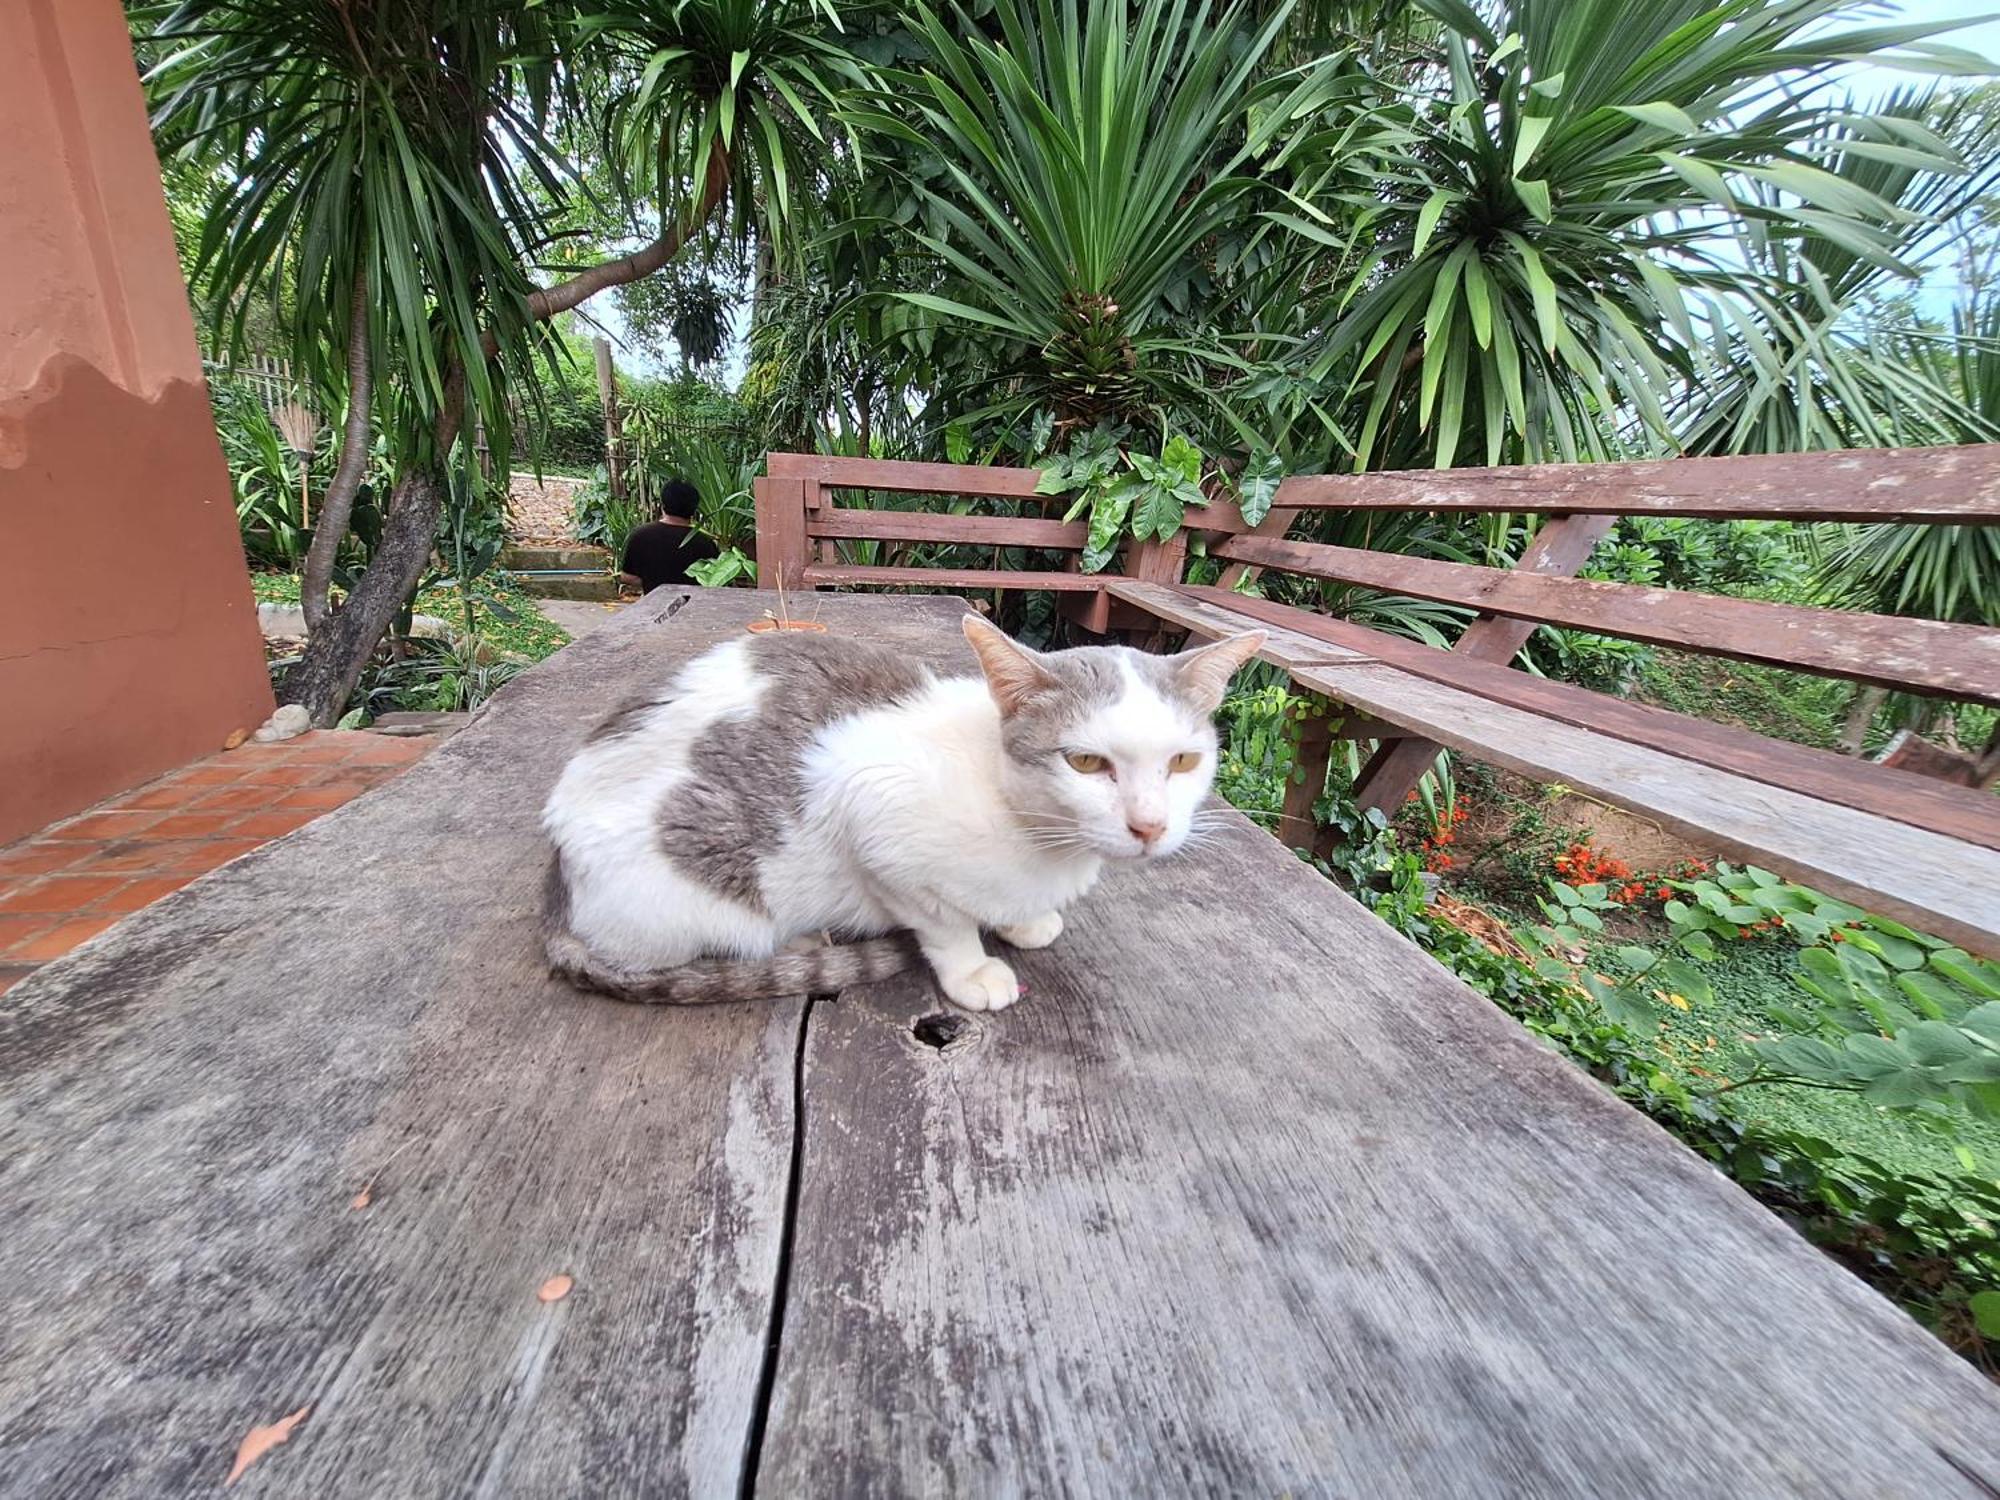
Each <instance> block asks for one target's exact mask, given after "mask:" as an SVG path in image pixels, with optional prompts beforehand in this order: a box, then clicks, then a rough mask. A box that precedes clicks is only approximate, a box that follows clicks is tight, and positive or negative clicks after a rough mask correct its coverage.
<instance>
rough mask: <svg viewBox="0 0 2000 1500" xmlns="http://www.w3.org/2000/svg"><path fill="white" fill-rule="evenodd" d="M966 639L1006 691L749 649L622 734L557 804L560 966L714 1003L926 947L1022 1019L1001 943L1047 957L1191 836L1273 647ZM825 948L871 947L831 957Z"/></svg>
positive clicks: (851, 971)
mask: <svg viewBox="0 0 2000 1500" xmlns="http://www.w3.org/2000/svg"><path fill="white" fill-rule="evenodd" d="M964 629H965V634H966V637H967V639H968V640H970V641H971V643H972V647H973V650H974V651H975V652H976V653H977V655H978V660H979V666H980V669H981V671H982V673H983V674H984V676H983V679H982V678H981V677H975V676H965V677H937V676H934V675H933V674H932V673H931V672H929V671H928V670H926V669H925V668H924V667H923V666H922V665H920V664H918V663H916V662H913V661H911V660H910V659H909V658H908V657H906V656H904V655H901V654H898V653H897V652H894V651H891V650H888V649H885V648H883V647H880V646H874V645H869V644H865V643H863V642H859V641H852V640H846V639H843V638H841V637H839V636H837V635H812V634H800V633H786V634H769V635H761V636H751V637H746V638H745V639H743V640H739V641H731V642H729V643H728V644H726V645H722V646H718V647H716V648H715V649H714V650H712V651H710V652H708V653H707V654H705V655H703V656H701V657H699V658H698V659H696V660H695V661H693V662H691V663H689V664H688V665H687V666H686V667H684V668H682V669H681V671H680V672H679V673H677V674H676V675H675V677H674V678H673V679H672V680H671V681H670V682H669V683H667V684H666V686H665V687H664V689H663V690H662V691H661V692H659V693H658V694H656V695H655V696H653V697H650V698H648V699H647V700H645V701H643V702H639V703H635V704H632V705H630V706H628V707H626V708H623V709H621V710H619V711H618V712H617V713H616V714H614V715H612V716H611V717H610V718H609V719H607V720H606V721H605V722H604V723H603V724H601V725H599V726H598V727H597V729H596V730H595V731H593V732H592V734H591V736H590V739H589V741H588V743H586V744H585V745H584V747H583V748H582V749H581V750H579V751H578V752H577V753H576V755H575V757H574V758H573V759H572V760H571V761H570V763H569V765H568V766H567V767H566V768H565V769H564V771H563V774H562V777H561V779H560V780H559V781H558V782H557V783H556V788H555V791H554V792H553V793H552V794H551V795H550V797H549V801H548V806H547V807H546V809H544V811H543V814H542V822H543V825H544V827H546V829H547V830H548V834H549V837H550V839H551V840H552V841H553V842H554V844H555V850H556V854H555V859H554V860H553V862H552V864H551V867H550V871H549V881H548V891H547V902H546V910H545V913H544V919H545V923H546V942H547V948H548V956H549V962H550V965H551V966H552V967H553V968H554V970H555V971H556V972H557V973H559V974H561V975H563V976H565V977H566V978H568V979H570V980H571V981H572V982H574V983H576V984H578V985H581V986H584V987H586V988H589V989H594V990H600V991H603V992H605V993H607V994H611V995H615V996H618V997H620V998H622V999H627V1000H640V1001H655V1002H663V1003H668V1004H702V1003H707V1002H712V1001H722V1000H745V999H756V998H762V997H767V996H774V995H782V994H798V993H808V994H811V993H825V992H828V991H831V990H835V989H838V988H840V987H842V986H843V985H848V984H855V983H860V982H864V981H867V980H870V979H879V978H884V977H886V976H887V975H889V974H892V973H896V972H898V971H900V970H902V969H905V968H908V967H910V966H911V964H912V963H913V962H914V961H915V958H916V955H917V953H918V952H919V951H920V952H921V954H922V956H923V957H924V958H925V959H926V960H928V961H929V963H930V966H931V968H932V970H933V971H935V973H936V975H937V980H938V984H939V985H940V986H941V987H942V989H943V990H944V993H945V995H946V996H947V997H948V998H949V999H951V1000H952V1001H953V1002H955V1003H956V1004H958V1005H960V1006H963V1007H964V1008H965V1009H967V1010H999V1009H1001V1008H1003V1007H1005V1006H1008V1005H1011V1004H1013V1003H1014V1001H1015V999H1016V998H1018V996H1019V994H1020V989H1019V986H1018V985H1017V984H1016V982H1015V979H1014V972H1013V970H1011V969H1010V968H1008V966H1007V965H1006V964H1005V963H1002V962H1001V961H1000V960H999V959H997V958H992V957H989V956H988V955H987V952H986V949H985V947H984V945H983V943H982V941H981V936H980V935H981V932H982V931H990V932H992V933H994V934H996V935H997V936H998V937H999V938H1000V939H1001V940H1002V941H1003V942H1006V943H1008V944H1011V945H1012V946H1014V947H1016V948H1042V947H1046V946H1047V945H1048V944H1050V943H1052V942H1054V941H1055V939H1056V937H1057V935H1058V934H1059V933H1061V931H1062V927H1063V921H1062V915H1061V913H1062V909H1063V907H1065V906H1067V905H1068V904H1069V903H1070V902H1071V901H1074V900H1075V899H1076V898H1077V897H1079V896H1081V895H1083V894H1084V893H1085V892H1086V891H1088V890H1090V888H1091V887H1092V886H1093V885H1095V884H1096V882H1097V878H1098V875H1099V873H1100V871H1101V870H1102V868H1103V864H1104V861H1105V860H1107V859H1111V860H1145V859H1156V858H1159V857H1160V856H1162V855H1166V854H1171V853H1173V852H1174V851H1175V850H1176V849H1178V848H1179V847H1180V846H1181V845H1182V844H1183V843H1184V842H1185V841H1186V839H1187V837H1188V833H1189V830H1190V827H1191V825H1192V822H1193V819H1194V816H1195V810H1196V808H1197V807H1199V806H1200V804H1201V801H1202V799H1203V798H1204V797H1205V796H1206V795H1207V793H1208V789H1209V784H1210V783H1211V781H1213V779H1214V776H1215V760H1216V734H1215V728H1214V726H1213V724H1212V723H1211V722H1210V718H1211V716H1212V715H1213V714H1214V712H1215V710H1216V708H1217V707H1218V706H1219V705H1220V703H1221V701H1222V695H1223V693H1224V691H1225V689H1226V688H1227V687H1228V684H1229V678H1230V676H1231V674H1232V673H1234V672H1235V671H1236V669H1237V668H1238V667H1240V666H1241V665H1242V664H1243V663H1244V662H1246V661H1248V660H1249V659H1250V657H1251V656H1252V655H1254V654H1255V653H1256V651H1257V649H1258V648H1259V647H1260V646H1261V645H1262V644H1263V641H1264V636H1263V633H1262V632H1252V633H1250V634H1247V635H1239V636H1233V637H1231V638H1229V639H1227V640H1221V641H1217V642H1215V643H1214V644H1212V645H1209V646H1204V647H1202V648H1200V649H1198V650H1194V651H1187V652H1183V653H1182V654H1180V655H1178V656H1165V657H1162V656H1149V655H1147V654H1145V653H1143V652H1139V651H1134V650H1131V649H1128V648H1126V647H1122V646H1109V647H1105V646H1087V647H1081V648H1079V649H1076V650H1070V651H1058V652H1050V653H1041V652H1036V651H1031V650H1029V649H1028V648H1026V647H1024V646H1021V645H1019V644H1018V643H1016V642H1015V641H1012V640H1010V639H1008V637H1007V636H1006V635H1005V634H1003V633H1002V632H1001V631H1000V630H998V629H996V628H995V627H994V626H992V625H990V624H988V623H987V622H986V621H984V620H982V619H980V618H979V617H978V616H977V615H967V616H966V617H965V621H964ZM826 933H831V934H835V935H838V936H840V937H842V938H855V939H863V941H856V942H842V943H839V944H837V945H834V946H824V945H822V946H817V947H815V946H813V943H814V942H815V941H817V940H818V939H819V937H820V935H821V934H826ZM891 933H894V934H897V936H894V937H885V936H883V934H891Z"/></svg>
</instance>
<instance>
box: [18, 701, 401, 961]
mask: <svg viewBox="0 0 2000 1500" xmlns="http://www.w3.org/2000/svg"><path fill="white" fill-rule="evenodd" d="M437 743H438V741H437V740H436V739H435V738H432V737H429V736H412V737H401V738H397V737H391V736H387V735H380V734H368V733H365V732H363V731H359V730H337V729H323V730H317V731H315V732H313V733H311V734H302V735H300V736H299V737H298V738H297V739H294V740H287V741H285V742H283V743H282V744H276V745H258V744H248V745H244V746H242V747H240V748H239V749H236V750H227V751H224V752H222V753H221V754H218V755H211V756H209V757H208V758H207V759H206V760H198V761H196V762H194V763H193V764H192V765H188V766H183V767H181V769H180V770H178V771H174V772H171V773H170V774H168V775H166V776H162V777H161V778H159V779H158V780H157V781H151V782H148V783H147V784H146V785H144V786H141V787H136V788H134V789H133V790H131V791H128V792H122V793H120V794H119V795H118V796H116V797H113V798H111V799H109V800H108V801H105V802H102V803H99V804H98V805H97V806H96V807H93V808H91V809H90V810H89V811H88V812H84V813H80V814H79V815H77V816H76V817H74V818H71V819H69V820H67V821H66V822H62V823H57V824H54V825H52V826H51V827H48V828H45V829H43V830H42V831H41V832H40V833H38V834H36V835H34V836H33V837H32V838H29V839H26V840H24V841H23V842H21V843H18V844H14V845H11V846H9V847H8V848H6V849H0V995H4V994H5V993H6V992H7V990H8V989H9V988H11V987H12V986H13V985H15V984H17V983H18V982H19V981H20V980H22V979H24V978H26V977H27V976H28V975H29V974H31V973H33V972H34V971H35V969H37V968H39V967H40V966H41V965H42V964H44V963H46V962H48V960H50V959H52V958H60V957H61V956H62V955H63V954H65V953H67V952H69V951H70V950H71V949H72V948H75V947H77V946H78V945H79V944H81V943H83V942H85V941H87V940H88V939H90V938H93V937H95V936H97V934H98V933H100V932H102V931H104V929H105V928H107V927H109V926H111V925H112V924H113V923H115V922H116V921H118V919H119V918H120V917H123V916H126V915H128V914H129V913H131V912H135V911H138V910H139V909H140V908H142V907H145V906H148V905H150V904H151V903H153V902H155V901H157V900H159V899H160V898H161V897H162V896H164V895H166V894H167V893H168V892H170V891H176V890H179V889H180V888H181V887H182V886H184V885H186V884H188V882H190V881H192V880H196V879H198V878H199V877H201V876H202V875H205V874H206V873H207V872H208V871H210V870H213V869H216V868H218V867H220V866H222V865H225V864H227V863H228V862H229V861H230V860H232V859H235V858H237V857H238V856H239V855H243V854H248V853H249V852H250V851H251V850H252V849H255V848H257V847H258V846H259V845H261V844H266V843H269V842H270V841H271V840H272V839H275V838H282V837H283V836H284V835H286V834H288V833H290V832H291V831H292V830H293V829H295V828H302V827H304V826H305V825H306V824H307V823H310V822H312V821H313V820H314V819H315V818H319V817H322V816H324V815H325V814H326V813H329V812H331V811H332V810H333V809H334V808H336V807H339V806H340V805H341V804H342V803H344V802H347V801H350V800H351V799H353V798H355V797H358V796H360V795H361V794H362V793H363V792H365V791H367V790H369V789H370V788H371V787H375V786H379V785H380V784H381V783H383V782H385V781H389V780H391V779H393V778H394V777H397V776H400V775H401V774H402V773H403V772H404V771H405V770H407V769H408V768H409V767H410V766H411V765H413V764H415V763H416V762H417V761H419V760H421V759H423V757H424V756H425V755H426V754H427V753H429V751H430V750H431V749H432V747H434V746H435V745H436V744H437Z"/></svg>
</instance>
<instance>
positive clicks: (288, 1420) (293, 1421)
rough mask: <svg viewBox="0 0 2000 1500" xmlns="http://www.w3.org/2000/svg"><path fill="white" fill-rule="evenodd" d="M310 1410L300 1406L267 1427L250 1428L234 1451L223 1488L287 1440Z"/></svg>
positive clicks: (234, 1481) (307, 1407)
mask: <svg viewBox="0 0 2000 1500" xmlns="http://www.w3.org/2000/svg"><path fill="white" fill-rule="evenodd" d="M311 1410H312V1408H311V1407H310V1406H301V1407H300V1408H299V1409H298V1410H297V1411H295V1412H293V1413H292V1414H291V1415H290V1416H289V1417H280V1418H279V1419H278V1420H277V1421H275V1422H273V1423H272V1424H271V1425H270V1426H269V1427H253V1428H251V1429H250V1435H249V1436H248V1437H246V1438H244V1439H243V1446H242V1447H240V1448H238V1449H237V1450H236V1462H235V1463H234V1464H233V1465H231V1467H230V1470H229V1477H228V1478H227V1479H225V1480H223V1481H222V1486H223V1488H224V1489H227V1488H228V1487H229V1486H230V1485H232V1484H234V1483H236V1481H237V1480H238V1479H240V1478H241V1477H242V1475H243V1471H244V1470H245V1469H247V1468H249V1467H250V1465H252V1464H254V1463H255V1462H257V1460H258V1459H260V1458H262V1457H263V1456H264V1455H265V1454H266V1453H269V1452H270V1451H271V1450H272V1449H273V1448H275V1447H277V1446H278V1444H280V1443H282V1442H284V1441H285V1440H286V1439H287V1438H289V1437H290V1436H291V1435H292V1429H293V1428H294V1427H296V1426H298V1425H299V1423H301V1422H303V1421H304V1420H305V1419H306V1413H307V1412H309V1411H311Z"/></svg>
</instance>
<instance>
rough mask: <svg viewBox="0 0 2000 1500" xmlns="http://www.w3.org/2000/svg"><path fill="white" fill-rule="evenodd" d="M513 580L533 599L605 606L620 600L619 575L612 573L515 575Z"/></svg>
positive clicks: (572, 572)
mask: <svg viewBox="0 0 2000 1500" xmlns="http://www.w3.org/2000/svg"><path fill="white" fill-rule="evenodd" d="M514 581H515V582H516V583H518V584H520V586H521V592H522V593H524V594H526V595H528V597H529V598H531V599H586V600H589V601H591V602H593V603H598V604H604V603H609V602H611V601H612V600H615V599H616V598H617V597H618V575H617V574H616V573H610V572H596V573H589V572H581V571H571V572H553V571H551V572H541V573H516V574H515V575H514Z"/></svg>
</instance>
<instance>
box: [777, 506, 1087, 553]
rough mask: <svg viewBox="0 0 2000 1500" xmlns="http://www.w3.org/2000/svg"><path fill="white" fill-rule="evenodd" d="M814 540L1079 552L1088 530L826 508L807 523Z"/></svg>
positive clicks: (1076, 524) (1069, 524)
mask: <svg viewBox="0 0 2000 1500" xmlns="http://www.w3.org/2000/svg"><path fill="white" fill-rule="evenodd" d="M806 531H807V532H808V533H809V534H810V535H812V536H824V537H858V538H863V539H880V540H883V541H910V542H971V543H978V544H983V545H987V546H995V547H1060V548H1064V549H1066V550H1070V551H1076V550H1079V549H1081V548H1082V546H1083V544H1084V543H1085V542H1086V541H1088V540H1089V538H1090V528H1089V527H1088V526H1086V525H1085V524H1084V523H1083V522H1082V521H1051V520H1048V519H1046V518H1044V517H1041V516H955V515H952V514H950V513H949V512H940V511H927V510H860V509H857V508H855V507H853V506H845V505H828V506H824V507H822V508H821V509H820V510H818V511H817V512H815V513H814V514H813V515H812V516H811V517H810V518H808V520H807V522H806Z"/></svg>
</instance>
